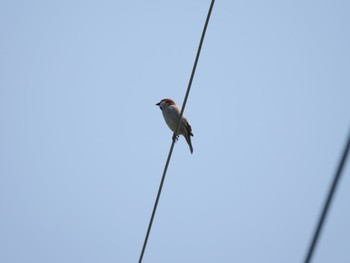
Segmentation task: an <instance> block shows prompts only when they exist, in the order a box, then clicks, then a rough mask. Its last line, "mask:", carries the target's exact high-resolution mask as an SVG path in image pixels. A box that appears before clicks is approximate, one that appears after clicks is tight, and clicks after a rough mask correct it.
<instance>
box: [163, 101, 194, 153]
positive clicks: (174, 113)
mask: <svg viewBox="0 0 350 263" xmlns="http://www.w3.org/2000/svg"><path fill="white" fill-rule="evenodd" d="M156 105H157V106H159V108H160V109H161V111H162V112H163V117H164V120H165V122H166V124H168V127H169V128H170V130H172V131H173V132H176V128H177V124H178V122H179V118H180V113H181V109H180V108H179V106H177V105H176V103H175V102H174V101H173V100H171V99H162V100H161V101H160V102H158V103H157V104H156ZM178 133H179V134H182V135H183V136H184V137H185V139H186V141H187V144H188V146H189V147H190V151H191V153H193V147H192V143H191V136H193V134H192V127H191V125H190V124H189V123H188V120H187V118H186V117H185V116H182V118H181V122H180V128H179V132H178ZM178 137H179V135H178V134H176V135H175V134H174V136H173V140H178Z"/></svg>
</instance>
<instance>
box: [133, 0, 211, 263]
mask: <svg viewBox="0 0 350 263" xmlns="http://www.w3.org/2000/svg"><path fill="white" fill-rule="evenodd" d="M214 2H215V0H212V1H211V4H210V7H209V11H208V15H207V19H206V20H205V24H204V28H203V32H202V36H201V40H200V42H199V46H198V50H197V55H196V58H195V61H194V64H193V68H192V73H191V77H190V81H189V83H188V87H187V91H186V95H185V98H184V101H183V103H182V107H181V113H180V118H179V122H178V124H177V128H176V131H175V132H174V136H173V141H172V143H171V146H170V150H169V154H168V158H167V160H166V163H165V167H164V171H163V176H162V179H161V181H160V185H159V189H158V194H157V198H156V201H155V203H154V207H153V211H152V215H151V219H150V221H149V225H148V229H147V233H146V237H145V240H144V243H143V247H142V250H141V254H140V258H139V263H141V262H142V259H143V255H144V253H145V249H146V246H147V241H148V237H149V234H150V232H151V228H152V224H153V219H154V215H155V213H156V210H157V206H158V202H159V198H160V194H161V192H162V188H163V183H164V179H165V175H166V172H167V170H168V166H169V162H170V159H171V155H172V153H173V149H174V145H175V141H176V135H177V134H178V131H179V127H180V122H181V118H182V115H183V113H184V110H185V106H186V103H187V98H188V95H189V94H190V90H191V86H192V81H193V78H194V74H195V72H196V68H197V64H198V60H199V55H200V53H201V49H202V44H203V40H204V36H205V33H206V31H207V27H208V23H209V19H210V15H211V11H212V9H213V6H214Z"/></svg>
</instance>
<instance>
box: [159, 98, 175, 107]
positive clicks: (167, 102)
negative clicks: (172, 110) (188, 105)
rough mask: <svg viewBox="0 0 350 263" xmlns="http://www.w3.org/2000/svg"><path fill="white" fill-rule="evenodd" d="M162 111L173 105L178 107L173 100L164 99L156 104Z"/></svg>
mask: <svg viewBox="0 0 350 263" xmlns="http://www.w3.org/2000/svg"><path fill="white" fill-rule="evenodd" d="M156 105H157V106H159V108H160V109H161V110H163V109H166V108H168V107H169V106H171V105H176V103H175V102H174V101H173V100H171V99H162V100H161V101H160V102H158V103H157V104H156Z"/></svg>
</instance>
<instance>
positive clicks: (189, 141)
mask: <svg viewBox="0 0 350 263" xmlns="http://www.w3.org/2000/svg"><path fill="white" fill-rule="evenodd" d="M191 136H193V134H192V133H190V134H187V136H184V137H185V139H186V142H187V144H188V146H189V147H190V151H191V154H192V153H193V147H192V142H191Z"/></svg>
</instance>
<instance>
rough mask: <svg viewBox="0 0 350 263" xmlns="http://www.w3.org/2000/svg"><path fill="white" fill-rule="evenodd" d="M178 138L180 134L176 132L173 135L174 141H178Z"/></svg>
mask: <svg viewBox="0 0 350 263" xmlns="http://www.w3.org/2000/svg"><path fill="white" fill-rule="evenodd" d="M178 139H179V135H176V134H175V133H174V135H173V141H174V142H176V141H177V140H178Z"/></svg>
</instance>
